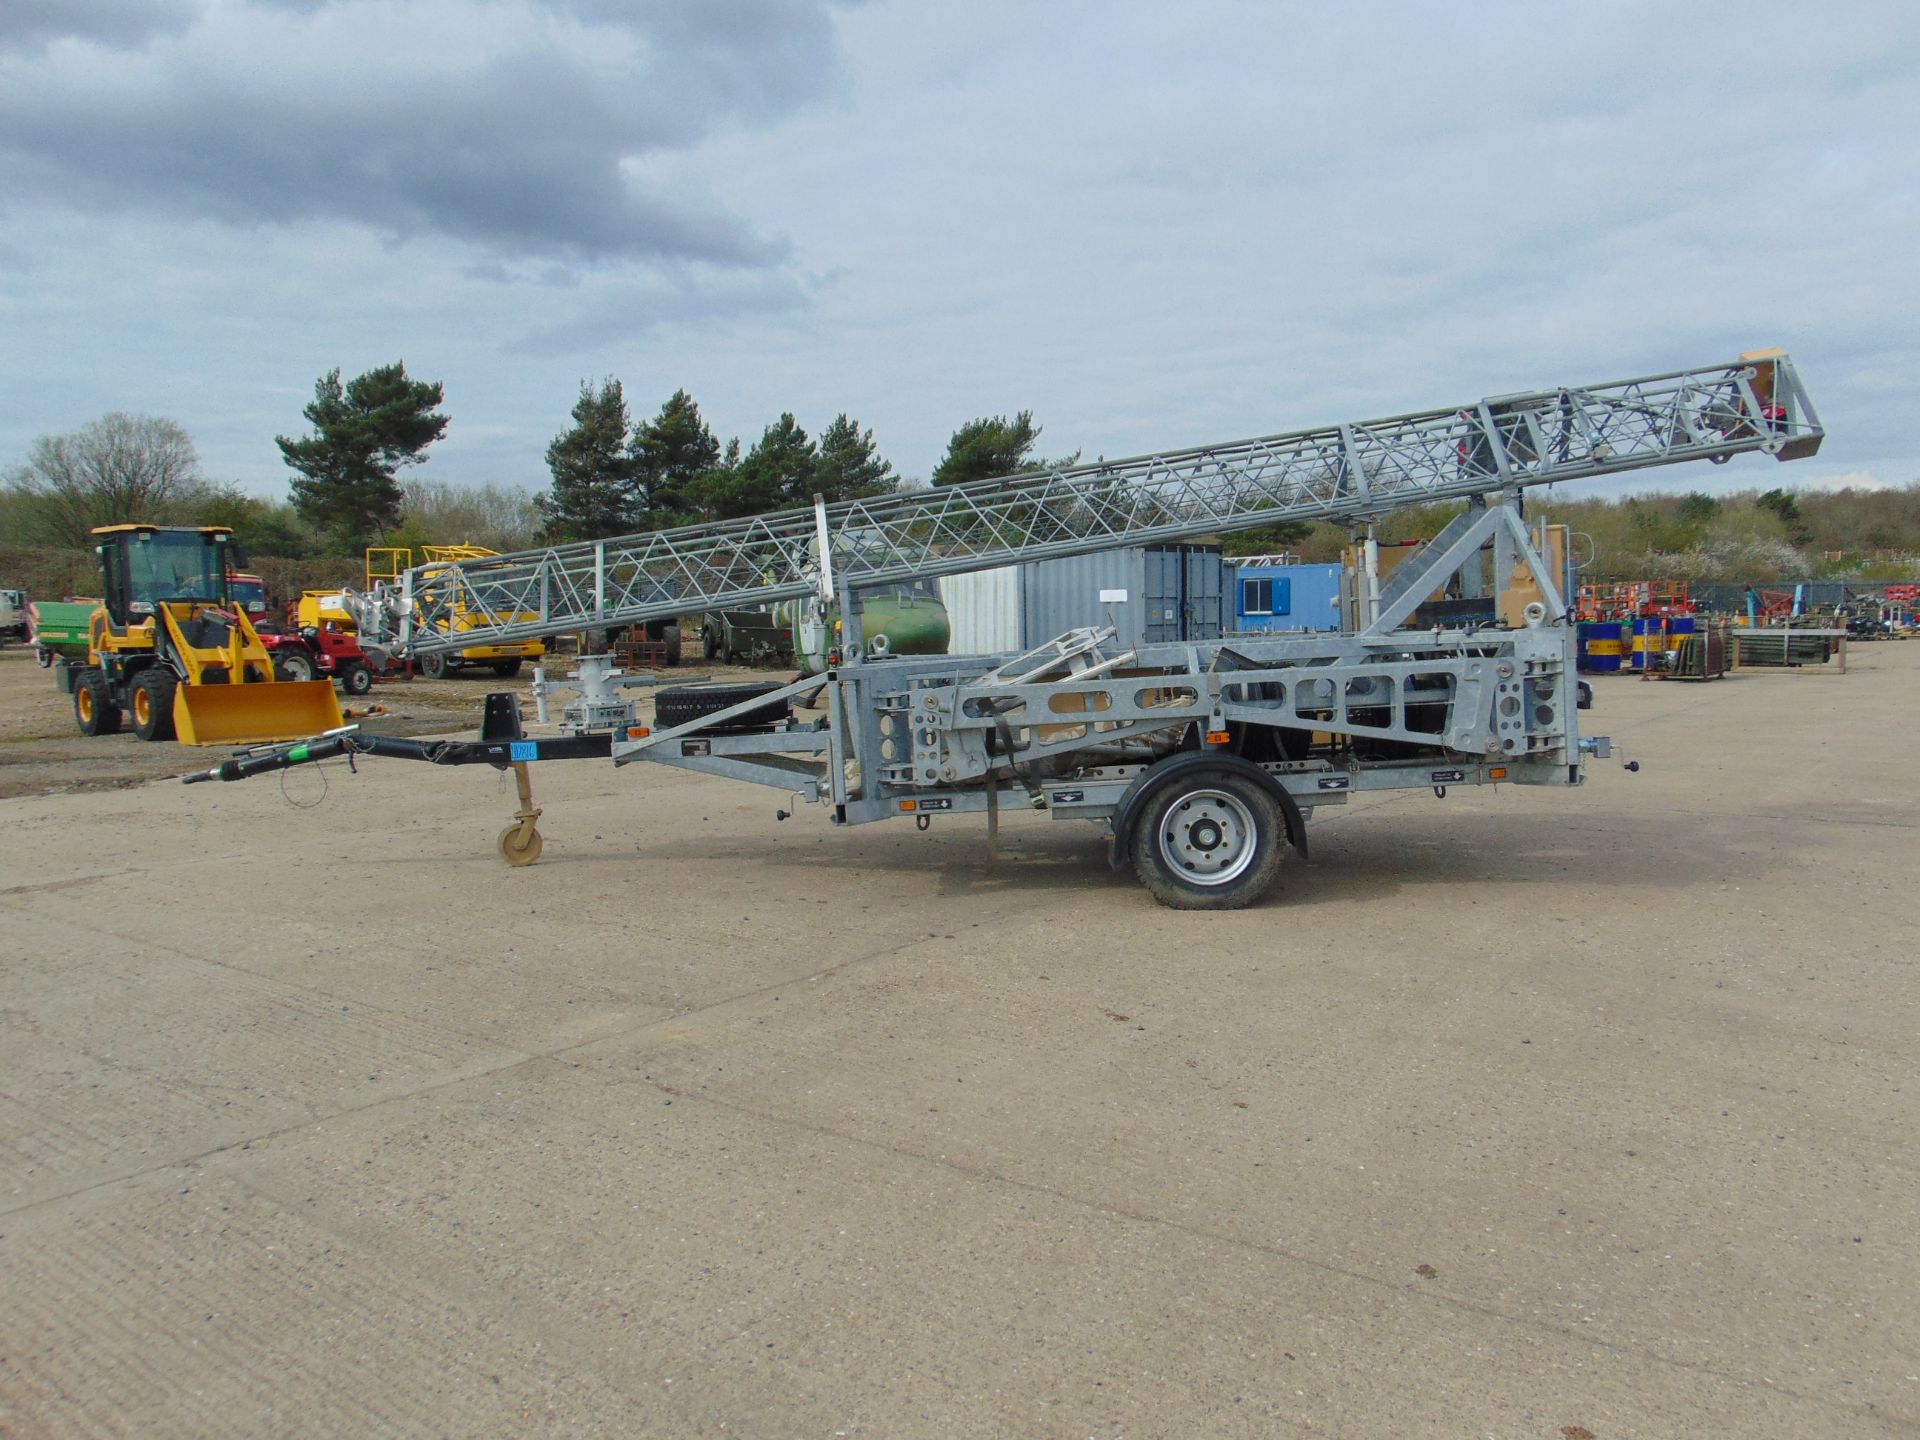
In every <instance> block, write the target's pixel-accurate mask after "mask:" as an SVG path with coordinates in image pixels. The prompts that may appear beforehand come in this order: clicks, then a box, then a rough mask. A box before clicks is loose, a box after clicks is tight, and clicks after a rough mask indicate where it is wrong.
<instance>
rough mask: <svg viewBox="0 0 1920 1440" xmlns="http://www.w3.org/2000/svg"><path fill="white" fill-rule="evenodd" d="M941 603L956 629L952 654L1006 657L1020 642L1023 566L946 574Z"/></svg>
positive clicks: (950, 647)
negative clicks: (1021, 569) (1021, 570)
mask: <svg viewBox="0 0 1920 1440" xmlns="http://www.w3.org/2000/svg"><path fill="white" fill-rule="evenodd" d="M937 583H938V585H939V587H940V603H941V604H943V605H945V606H946V607H947V619H948V621H949V622H950V623H951V624H952V626H953V639H952V641H951V642H950V643H949V644H948V646H947V653H948V654H949V655H1004V654H1006V653H1007V652H1009V651H1013V650H1020V649H1024V648H1025V647H1024V646H1023V645H1022V644H1021V643H1020V635H1021V630H1020V567H1019V566H1018V565H1001V566H999V567H997V568H995V569H992V570H974V571H971V572H969V573H968V574H965V575H943V576H941V577H940V579H939V581H938V582H937Z"/></svg>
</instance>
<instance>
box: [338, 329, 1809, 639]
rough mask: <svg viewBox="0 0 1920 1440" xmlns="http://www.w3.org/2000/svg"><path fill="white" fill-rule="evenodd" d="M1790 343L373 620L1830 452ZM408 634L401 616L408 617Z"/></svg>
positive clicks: (739, 542)
mask: <svg viewBox="0 0 1920 1440" xmlns="http://www.w3.org/2000/svg"><path fill="white" fill-rule="evenodd" d="M1822 433H1823V432H1822V430H1821V428H1820V424H1819V421H1818V418H1817V417H1816V416H1815V414H1814V411H1813V408H1812V405H1811V403H1810V402H1809V401H1808V399H1807V396H1806V393H1805V391H1804V389H1803V388H1802V386H1801V383H1800V380H1799V377H1798V375H1797V373H1796V372H1795V371H1794V369H1793V366H1792V363H1791V361H1790V360H1789V359H1788V358H1787V357H1786V356H1785V355H1784V354H1782V353H1780V352H1778V351H1769V352H1758V353H1756V354H1753V355H1748V356H1743V357H1742V358H1741V359H1740V360H1738V361H1736V362H1734V363H1732V364H1723V365H1712V366H1706V367H1702V368H1698V369H1692V370H1676V371H1670V372H1667V373H1664V374H1659V375H1645V376H1640V377H1638V378H1635V379H1631V380H1620V381H1613V382H1610V383H1607V384H1602V385H1587V386H1578V387H1573V386H1569V387H1566V388H1563V389H1556V390H1541V391H1533V392H1528V393H1525V394H1518V395H1506V396H1500V397H1497V398H1494V399H1489V400H1481V401H1476V402H1470V403H1469V404H1466V405H1463V406H1448V407H1445V408H1442V409H1437V410H1424V411H1417V412H1414V413H1411V414H1406V415H1395V416H1391V417H1389V418H1387V419H1384V420H1371V421H1365V422H1361V423H1357V424H1351V425H1335V426H1330V427H1325V428H1320V429H1309V430H1296V431H1292V432H1289V433H1285V434H1280V435H1268V436H1263V437H1260V438H1258V439H1253V440H1242V441H1239V442H1237V443H1234V444H1228V445H1210V446H1202V447H1199V448H1195V449H1190V450H1177V451H1168V452H1166V453H1163V454H1158V455H1142V456H1138V457H1135V458H1132V459H1126V460H1103V461H1101V462H1099V463H1097V464H1093V465H1078V466H1072V467H1067V468H1061V469H1054V470H1046V471H1040V472H1035V473H1031V474H1023V475H1014V476H1007V477H1005V478H1002V479H998V480H985V481H980V482H978V483H976V484H972V485H959V486H952V487H949V488H945V489H938V490H921V491H913V492H909V493H906V494H899V495H889V496H885V497H882V498H879V499H874V500H858V501H849V502H845V503H842V504H837V505H832V506H827V507H824V508H823V509H816V510H795V511H788V512H783V513H780V514H773V515H764V516H757V517H755V518H753V519H748V520H734V521H724V522H720V523H716V524H708V525H691V526H686V527H683V528H681V529H677V530H661V531H654V532H649V533H646V534H639V535H626V536H620V537H618V538H615V539H609V540H601V541H593V542H588V543H583V544H576V545H562V546H556V547H553V548H550V549H544V550H527V551H521V552H518V553H516V554H509V555H499V556H490V557H485V558H480V559H473V560H465V561H461V562H458V563H454V564H443V565H428V566H420V567H416V568H414V569H412V570H409V571H407V572H406V573H405V574H404V575H402V576H401V577H400V579H399V581H398V582H397V584H395V585H394V586H392V587H391V588H387V587H383V592H382V593H378V594H376V596H375V597H374V600H375V608H376V609H377V610H378V611H379V617H380V618H384V620H385V621H386V622H387V623H386V626H382V625H381V624H380V623H379V619H376V621H375V625H374V627H373V628H374V629H375V630H379V629H382V628H388V627H391V628H389V629H388V633H389V634H395V636H396V639H397V641H398V648H400V649H402V650H403V651H407V652H412V653H425V652H430V651H433V650H444V649H455V648H464V647H468V646H473V645H482V644H488V643H491V642H495V641H503V640H516V639H531V638H536V637H540V636H547V635H557V634H564V633H567V632H570V631H577V630H586V629H599V628H606V627H612V626H624V625H629V624H634V623H637V622H641V621H647V620H657V619H665V618H670V617H673V616H677V615H683V614H690V613H693V612H696V611H701V610H709V609H717V608H721V607H738V606H752V605H760V604H765V603H767V602H770V601H778V600H786V599H795V598H799V597H802V596H808V595H814V594H818V593H820V592H821V590H822V588H823V567H822V566H821V564H820V550H821V539H822V536H823V535H824V536H825V537H826V538H827V543H828V546H829V554H830V558H831V562H832V563H831V567H830V574H831V577H832V578H831V583H832V584H834V585H838V586H840V587H846V586H849V585H850V586H852V587H854V588H860V587H864V586H868V585H877V584H882V583H886V582H890V581H899V580H908V579H927V578H931V577H935V576H940V575H952V574H958V573H961V572H964V571H968V570H980V569H985V568H987V567H990V566H995V565H1005V564H1011V563H1015V562H1018V561H1024V560H1040V559H1049V558H1053V557H1056V556H1063V555H1079V554H1085V553H1087V552H1090V551H1097V550H1107V549H1114V548H1119V547H1123V546H1130V545H1141V544H1149V543H1154V542H1159V541H1172V540H1181V539H1188V538H1191V537H1194V536H1199V535H1211V534H1219V533H1222V532H1225V531H1230V530H1242V529H1253V528H1258V527H1261V526H1267V525H1273V524H1277V523H1279V522H1281V521H1288V520H1336V521H1347V522H1353V521H1359V520H1364V519H1367V518H1370V517H1374V516H1378V515H1381V514H1384V513H1386V512H1387V511H1390V510H1393V509H1395V508H1397V507H1399V506H1402V505H1412V504H1420V503H1425V502H1430V501H1438V500H1450V499H1460V498H1463V497H1466V496H1470V495H1476V494H1483V493H1486V492H1489V491H1497V490H1503V489H1508V488H1512V487H1517V486H1523V485H1541V484H1548V483H1552V482H1556V481H1563V480H1584V479H1590V478H1593V477H1596V476H1610V475H1619V474H1622V473H1625V472H1627V471H1632V470H1639V469H1645V468H1647V467H1650V466H1655V465H1676V464H1681V463H1683V462H1685V461H1689V460H1713V461H1724V460H1726V459H1729V458H1731V457H1732V456H1734V455H1737V454H1740V453H1743V452H1745V451H1752V450H1758V451H1763V452H1765V453H1769V454H1773V455H1775V456H1777V457H1778V458H1780V459H1782V460H1792V459H1799V458H1802V457H1804V456H1807V455H1812V454H1813V453H1815V451H1817V450H1818V449H1819V446H1820V441H1821V438H1822ZM396 632H397V633H396Z"/></svg>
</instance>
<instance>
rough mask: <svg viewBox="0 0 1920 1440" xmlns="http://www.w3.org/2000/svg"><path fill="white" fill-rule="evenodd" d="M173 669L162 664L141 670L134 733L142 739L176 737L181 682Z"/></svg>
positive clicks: (136, 686)
mask: <svg viewBox="0 0 1920 1440" xmlns="http://www.w3.org/2000/svg"><path fill="white" fill-rule="evenodd" d="M179 683H180V682H179V681H178V680H176V679H175V678H174V674H173V672H172V671H171V670H167V669H163V668H162V667H160V666H158V665H152V666H149V667H148V668H147V669H145V670H142V671H141V672H140V678H139V679H138V680H136V681H134V682H133V693H132V694H131V695H130V696H129V697H128V698H129V699H130V700H131V701H132V702H133V704H132V707H131V708H132V711H133V733H134V734H136V735H138V736H139V737H140V738H141V739H142V740H171V739H173V692H174V690H175V689H176V688H177V687H178V686H179Z"/></svg>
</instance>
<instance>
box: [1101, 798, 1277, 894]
mask: <svg viewBox="0 0 1920 1440" xmlns="http://www.w3.org/2000/svg"><path fill="white" fill-rule="evenodd" d="M1286 843H1287V842H1286V822H1285V821H1284V820H1283V819H1282V818H1281V815H1280V811H1279V807H1278V806H1276V805H1275V804H1274V801H1273V797H1272V796H1271V795H1269V794H1267V792H1266V791H1265V790H1264V789H1262V788H1261V787H1260V786H1258V785H1256V784H1254V783H1253V782H1251V781H1249V780H1245V779H1243V778H1241V777H1240V776H1237V775H1228V774H1222V773H1220V772H1217V771H1207V770H1201V771H1197V772H1194V773H1190V774H1186V775H1182V776H1181V777H1179V778H1178V779H1177V780H1174V781H1171V782H1169V783H1168V784H1167V785H1165V786H1164V787H1163V788H1162V789H1161V790H1160V791H1159V793H1157V794H1155V795H1154V796H1153V797H1152V799H1150V800H1149V801H1148V802H1147V804H1146V807H1145V808H1144V809H1143V810H1142V811H1141V812H1140V816H1139V819H1137V820H1136V821H1135V822H1134V831H1133V846H1132V850H1133V869H1134V873H1135V874H1136V875H1138V876H1139V877H1140V883H1141V884H1142V885H1144V886H1146V887H1147V889H1148V891H1149V892H1150V893H1151V894H1152V895H1153V898H1154V899H1156V900H1158V901H1159V902H1160V903H1161V904H1162V905H1166V906H1169V907H1171V908H1173V909H1175V910H1239V909H1241V908H1243V907H1245V906H1247V905H1251V904H1252V903H1253V902H1254V901H1256V900H1258V899H1259V898H1260V897H1261V896H1262V895H1264V894H1265V893H1266V892H1267V889H1268V887H1270V886H1271V885H1272V884H1273V881H1274V877H1275V876H1276V875H1278V874H1279V872H1280V860H1281V856H1282V852H1283V851H1284V850H1285V848H1286Z"/></svg>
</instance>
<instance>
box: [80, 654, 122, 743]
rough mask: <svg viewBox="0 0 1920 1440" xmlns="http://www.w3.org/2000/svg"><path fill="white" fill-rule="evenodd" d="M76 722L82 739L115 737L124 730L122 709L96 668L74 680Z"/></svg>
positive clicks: (91, 667) (90, 666) (88, 667)
mask: <svg viewBox="0 0 1920 1440" xmlns="http://www.w3.org/2000/svg"><path fill="white" fill-rule="evenodd" d="M73 718H74V722H75V723H76V724H77V725H79V727H80V733H81V734H82V735H113V734H116V733H118V731H119V729H120V707H119V706H118V705H116V704H114V703H113V691H112V690H111V689H109V688H108V686H107V677H106V676H104V675H102V674H101V673H100V671H99V669H98V667H96V666H92V665H89V666H87V667H86V668H85V669H83V670H81V671H80V672H79V673H78V674H77V675H75V676H74V677H73Z"/></svg>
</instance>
